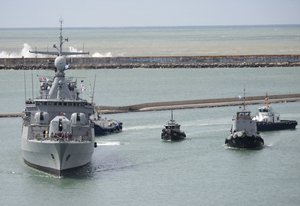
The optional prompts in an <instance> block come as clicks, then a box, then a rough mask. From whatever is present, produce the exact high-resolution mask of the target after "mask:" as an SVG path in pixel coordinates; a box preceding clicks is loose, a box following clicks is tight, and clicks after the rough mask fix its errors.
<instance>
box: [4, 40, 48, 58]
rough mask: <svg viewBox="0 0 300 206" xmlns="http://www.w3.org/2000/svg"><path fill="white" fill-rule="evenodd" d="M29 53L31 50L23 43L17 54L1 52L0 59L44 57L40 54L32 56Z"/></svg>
mask: <svg viewBox="0 0 300 206" xmlns="http://www.w3.org/2000/svg"><path fill="white" fill-rule="evenodd" d="M29 51H32V48H31V46H30V45H29V44H27V43H24V44H23V48H22V49H21V50H20V51H19V52H11V53H9V52H7V51H1V52H0V58H21V57H24V58H34V57H44V55H41V54H33V53H30V52H29Z"/></svg>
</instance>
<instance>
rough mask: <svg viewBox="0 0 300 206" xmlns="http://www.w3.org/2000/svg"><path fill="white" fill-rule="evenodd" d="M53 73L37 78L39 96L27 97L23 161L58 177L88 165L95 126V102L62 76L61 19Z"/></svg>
mask: <svg viewBox="0 0 300 206" xmlns="http://www.w3.org/2000/svg"><path fill="white" fill-rule="evenodd" d="M60 22H61V26H60V37H59V39H60V47H59V49H58V52H56V53H55V52H41V51H33V52H32V53H42V54H56V55H58V57H56V59H55V62H54V65H55V68H56V73H55V76H54V78H53V79H52V80H49V79H48V80H47V79H46V78H40V84H41V87H40V96H39V97H37V98H34V99H32V100H27V101H26V105H25V110H24V117H23V127H22V141H21V143H22V146H21V147H22V155H23V159H24V162H25V163H26V164H28V165H29V166H32V167H34V168H37V169H39V170H42V171H45V172H48V173H52V174H55V175H58V176H62V175H64V173H65V172H66V171H69V170H71V169H74V168H78V167H81V166H84V165H86V164H88V163H89V162H90V161H91V157H92V154H93V152H94V147H95V146H96V145H95V143H94V138H95V136H94V126H93V123H92V122H91V120H90V116H91V115H92V114H93V113H94V104H93V103H91V102H88V101H86V100H84V99H81V98H80V97H79V92H78V91H77V88H76V81H70V80H68V79H67V78H66V77H65V70H66V68H67V67H68V65H67V61H66V57H65V55H73V54H78V53H70V52H63V51H62V44H63V42H64V40H63V37H62V21H60Z"/></svg>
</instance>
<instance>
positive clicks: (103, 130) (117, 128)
mask: <svg viewBox="0 0 300 206" xmlns="http://www.w3.org/2000/svg"><path fill="white" fill-rule="evenodd" d="M94 130H95V136H101V135H107V134H111V133H118V132H122V123H119V122H118V123H115V124H114V125H113V126H110V127H109V126H102V125H101V124H100V123H98V122H97V121H95V122H94Z"/></svg>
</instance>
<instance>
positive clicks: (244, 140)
mask: <svg viewBox="0 0 300 206" xmlns="http://www.w3.org/2000/svg"><path fill="white" fill-rule="evenodd" d="M225 144H226V145H227V146H229V147H236V148H247V149H256V148H261V147H263V145H264V140H263V139H262V138H261V137H260V136H242V137H233V136H232V135H231V136H230V137H229V138H227V139H226V140H225Z"/></svg>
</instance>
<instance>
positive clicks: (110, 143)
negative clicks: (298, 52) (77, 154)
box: [97, 141, 121, 146]
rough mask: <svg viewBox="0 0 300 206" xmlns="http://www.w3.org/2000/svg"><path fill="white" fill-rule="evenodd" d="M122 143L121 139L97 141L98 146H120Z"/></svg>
mask: <svg viewBox="0 0 300 206" xmlns="http://www.w3.org/2000/svg"><path fill="white" fill-rule="evenodd" d="M118 145H121V142H119V141H113V142H102V141H101V142H97V146H118Z"/></svg>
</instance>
